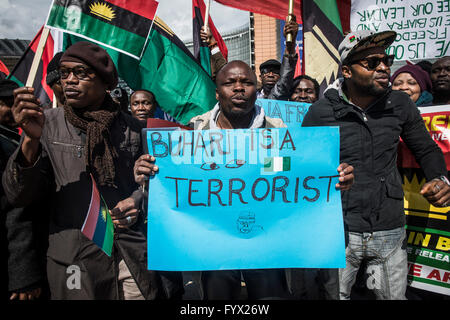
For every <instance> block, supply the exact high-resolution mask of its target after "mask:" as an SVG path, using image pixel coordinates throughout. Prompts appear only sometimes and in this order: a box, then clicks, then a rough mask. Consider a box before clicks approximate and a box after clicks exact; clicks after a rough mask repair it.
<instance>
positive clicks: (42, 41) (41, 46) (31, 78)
mask: <svg viewBox="0 0 450 320" xmlns="http://www.w3.org/2000/svg"><path fill="white" fill-rule="evenodd" d="M49 32H50V29H49V28H46V27H44V28H43V29H42V33H41V38H40V39H39V44H38V47H37V49H36V53H35V55H34V59H33V63H32V64H31V69H30V73H29V74H28V78H27V82H26V84H25V86H26V87H32V86H33V82H34V78H36V73H37V70H38V67H39V62H40V61H41V58H42V53H43V52H44V47H45V43H46V42H47V38H48V34H49Z"/></svg>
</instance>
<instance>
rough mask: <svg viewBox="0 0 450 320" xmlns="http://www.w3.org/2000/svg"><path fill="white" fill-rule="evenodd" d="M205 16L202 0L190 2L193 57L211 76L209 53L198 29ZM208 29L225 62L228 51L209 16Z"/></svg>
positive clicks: (201, 25)
mask: <svg viewBox="0 0 450 320" xmlns="http://www.w3.org/2000/svg"><path fill="white" fill-rule="evenodd" d="M205 14H206V6H205V3H204V2H203V0H192V17H193V28H192V29H193V32H194V33H193V44H194V57H195V58H196V59H197V60H198V61H199V62H200V64H201V65H202V67H203V68H204V69H205V70H206V72H208V74H211V63H210V51H209V48H208V45H207V44H206V43H205V42H203V41H202V39H201V38H200V29H201V28H202V27H203V25H204V21H205ZM208 28H209V29H210V30H211V33H212V35H213V37H214V39H215V40H216V42H217V46H218V47H219V50H220V52H221V53H222V55H223V57H224V58H225V60H227V59H228V49H227V46H226V45H225V42H224V41H223V39H222V36H221V35H220V33H219V32H218V31H217V29H216V27H215V26H214V23H213V21H212V19H211V16H209V17H208Z"/></svg>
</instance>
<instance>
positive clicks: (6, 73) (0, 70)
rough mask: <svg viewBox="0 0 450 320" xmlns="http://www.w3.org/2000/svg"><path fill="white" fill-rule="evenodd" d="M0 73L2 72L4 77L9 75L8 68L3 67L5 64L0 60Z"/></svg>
mask: <svg viewBox="0 0 450 320" xmlns="http://www.w3.org/2000/svg"><path fill="white" fill-rule="evenodd" d="M0 72H3V73H4V74H5V75H8V74H9V70H8V68H7V67H6V66H5V64H4V63H3V62H2V60H0Z"/></svg>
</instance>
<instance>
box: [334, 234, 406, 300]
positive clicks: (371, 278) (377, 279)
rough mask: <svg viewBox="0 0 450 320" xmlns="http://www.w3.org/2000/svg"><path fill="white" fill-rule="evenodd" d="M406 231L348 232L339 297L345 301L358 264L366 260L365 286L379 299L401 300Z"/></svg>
mask: <svg viewBox="0 0 450 320" xmlns="http://www.w3.org/2000/svg"><path fill="white" fill-rule="evenodd" d="M405 239H406V230H405V228H404V227H401V228H396V229H392V230H386V231H377V232H373V233H358V232H348V244H347V247H346V250H345V255H346V262H347V264H346V267H345V268H344V269H339V290H340V293H339V295H340V299H341V300H349V299H350V292H351V289H352V286H353V285H354V283H355V280H356V274H357V273H358V269H359V267H360V265H361V263H362V262H363V261H364V262H365V263H366V266H367V268H366V273H367V275H368V279H367V283H366V285H367V288H368V289H370V290H373V292H374V293H375V295H376V297H377V299H379V300H405V299H406V298H405V291H406V285H407V274H408V264H407V253H406V244H404V241H405Z"/></svg>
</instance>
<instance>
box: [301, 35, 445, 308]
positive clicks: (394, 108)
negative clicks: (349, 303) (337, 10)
mask: <svg viewBox="0 0 450 320" xmlns="http://www.w3.org/2000/svg"><path fill="white" fill-rule="evenodd" d="M395 37H396V33H395V32H394V31H384V32H379V33H374V32H372V31H369V30H362V31H356V32H350V33H349V34H347V35H346V37H345V38H344V40H343V41H342V43H341V44H340V46H339V48H338V50H339V53H340V55H341V64H342V66H341V70H342V75H343V77H344V79H337V81H336V82H335V83H334V84H333V86H332V87H331V88H328V90H327V91H325V93H324V98H322V99H320V100H319V101H317V102H316V103H314V104H313V105H311V107H310V108H309V110H308V113H307V114H306V116H305V119H304V121H303V123H302V125H303V126H339V128H340V136H341V139H340V158H341V162H347V163H349V164H350V165H352V166H353V167H354V172H355V173H354V174H355V181H354V185H353V187H352V188H351V189H350V190H346V191H343V192H342V209H343V214H344V224H345V230H346V232H345V236H346V259H347V261H346V262H347V263H346V267H345V268H344V269H340V270H339V296H340V298H341V299H349V298H350V292H351V289H352V286H353V284H354V282H355V277H356V275H357V273H358V270H359V268H360V266H361V265H366V272H367V276H368V280H367V287H368V288H369V289H372V290H373V292H374V293H375V295H376V297H377V299H405V291H406V285H407V273H408V266H407V254H406V232H405V213H404V206H403V190H402V181H401V177H400V174H399V172H398V170H397V146H398V142H399V139H400V137H401V138H402V139H403V141H404V142H405V143H406V145H407V146H408V148H409V149H410V150H411V151H412V152H413V154H414V156H415V158H416V160H417V162H418V163H419V164H420V166H421V167H422V169H423V171H424V173H425V178H426V180H427V181H428V182H427V183H425V184H424V185H423V187H422V189H421V194H422V195H423V196H424V197H425V198H426V199H427V200H428V201H429V202H430V203H431V204H433V205H434V206H437V207H445V206H448V205H449V204H450V186H449V182H448V179H447V169H446V165H445V161H444V157H443V155H442V152H441V150H440V148H439V147H438V146H437V145H436V143H435V142H434V141H433V140H432V139H431V138H430V135H429V133H428V132H427V130H426V128H425V125H424V122H423V120H422V117H421V116H420V113H419V111H418V109H417V107H416V106H415V105H414V103H413V102H412V100H411V99H410V98H409V96H408V95H407V94H405V93H404V92H400V91H393V90H391V88H390V87H389V75H390V67H391V66H392V63H393V60H394V57H393V56H388V55H387V54H386V52H385V50H386V49H387V48H388V47H389V46H390V45H391V43H392V42H393V41H394V40H395Z"/></svg>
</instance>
